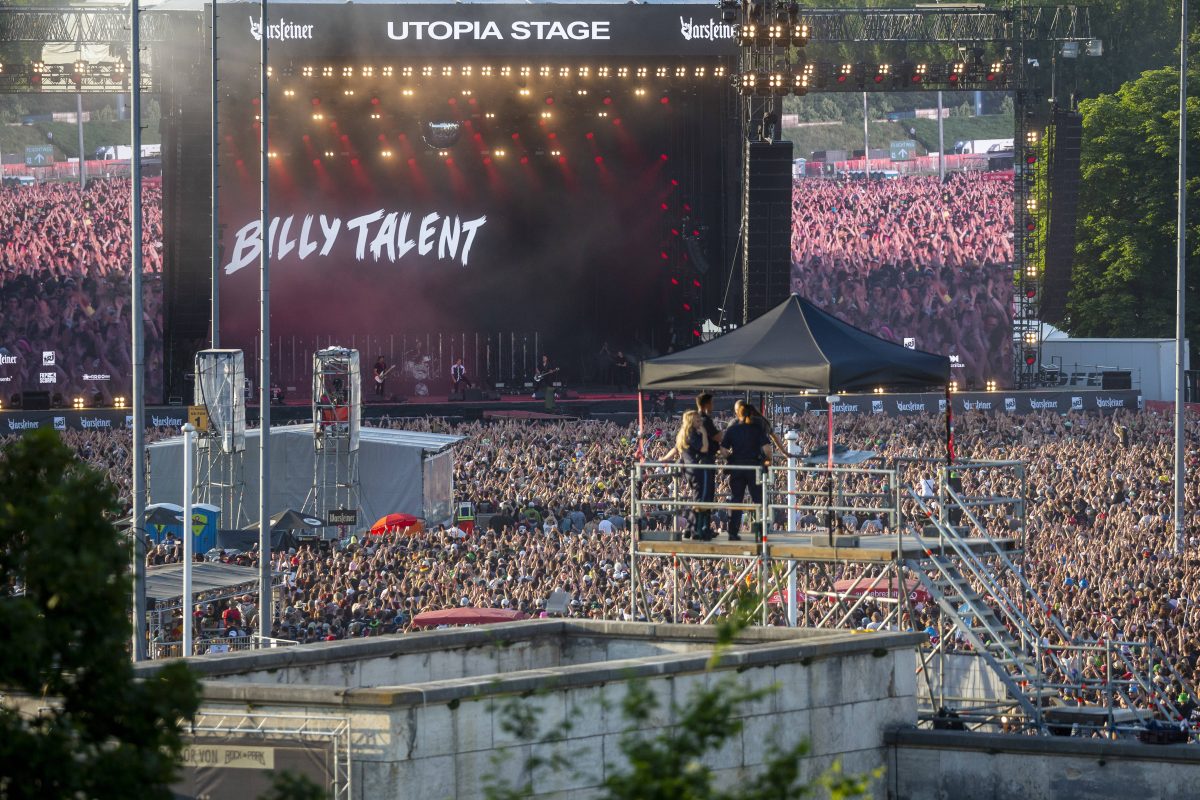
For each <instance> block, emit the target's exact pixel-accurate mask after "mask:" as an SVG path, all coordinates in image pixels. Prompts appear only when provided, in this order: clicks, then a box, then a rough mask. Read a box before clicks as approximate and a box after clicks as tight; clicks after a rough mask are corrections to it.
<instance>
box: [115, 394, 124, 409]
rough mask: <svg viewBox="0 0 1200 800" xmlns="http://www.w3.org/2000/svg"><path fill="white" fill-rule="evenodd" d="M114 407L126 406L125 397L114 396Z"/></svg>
mask: <svg viewBox="0 0 1200 800" xmlns="http://www.w3.org/2000/svg"><path fill="white" fill-rule="evenodd" d="M113 408H125V398H124V397H121V396H120V395H118V396H116V397H114V398H113Z"/></svg>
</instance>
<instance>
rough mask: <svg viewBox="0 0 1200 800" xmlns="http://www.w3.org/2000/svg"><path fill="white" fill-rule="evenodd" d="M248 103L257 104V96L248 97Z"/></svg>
mask: <svg viewBox="0 0 1200 800" xmlns="http://www.w3.org/2000/svg"><path fill="white" fill-rule="evenodd" d="M250 105H252V106H256V105H258V98H257V97H252V98H250Z"/></svg>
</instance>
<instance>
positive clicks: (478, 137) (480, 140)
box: [475, 133, 483, 142]
mask: <svg viewBox="0 0 1200 800" xmlns="http://www.w3.org/2000/svg"><path fill="white" fill-rule="evenodd" d="M475 141H477V142H482V141H483V134H482V133H477V134H475Z"/></svg>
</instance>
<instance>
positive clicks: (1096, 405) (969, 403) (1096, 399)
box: [772, 390, 1142, 416]
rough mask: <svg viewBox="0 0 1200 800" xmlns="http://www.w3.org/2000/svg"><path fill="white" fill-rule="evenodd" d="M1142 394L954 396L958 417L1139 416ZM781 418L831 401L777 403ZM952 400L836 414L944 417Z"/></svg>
mask: <svg viewBox="0 0 1200 800" xmlns="http://www.w3.org/2000/svg"><path fill="white" fill-rule="evenodd" d="M1141 401H1142V396H1141V393H1140V392H1138V391H1114V392H1105V391H1094V390H1092V391H1079V390H1075V391H1036V392H957V393H955V394H953V395H951V402H952V403H953V406H954V413H955V414H962V413H964V412H968V411H983V412H986V413H994V414H1029V413H1031V412H1034V411H1055V412H1058V413H1060V414H1066V413H1069V412H1072V411H1076V412H1079V411H1100V412H1102V413H1111V412H1114V411H1118V410H1124V411H1137V410H1139V409H1140V408H1141V407H1142V402H1141ZM772 410H773V411H774V413H776V414H803V413H807V412H820V413H825V399H824V398H823V397H819V396H817V395H813V396H810V397H805V396H787V397H776V398H775V399H774V405H773V408H772ZM945 412H946V398H945V396H944V395H940V394H936V393H933V392H929V393H920V394H882V395H876V394H860V395H846V396H843V397H842V398H841V400H840V401H839V402H838V403H836V404H834V406H833V413H834V414H884V415H887V416H904V415H907V414H944V413H945Z"/></svg>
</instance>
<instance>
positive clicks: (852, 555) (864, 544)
mask: <svg viewBox="0 0 1200 800" xmlns="http://www.w3.org/2000/svg"><path fill="white" fill-rule="evenodd" d="M667 536H674V537H678V538H673V539H667V538H666V537H667ZM824 538H825V534H824V532H823V531H822V532H821V533H818V534H816V535H814V534H811V533H772V534H771V535H770V537H769V538H768V540H767V550H768V554H769V555H770V557H771V558H779V559H795V560H797V561H859V562H867V563H876V564H879V563H887V562H893V561H896V560H897V558H899V559H900V560H904V561H907V560H909V559H919V558H925V557H926V556H927V555H928V554H927V553H926V551H925V548H924V547H922V546H921V545H919V544H918V543H917V542H916V541H914V540H913V538H912V537H911V536H905V537H903V540H904V541H903V544H902V545H901V546H900V549H899V550H897V545H898V540H899V539H900V538H901V537H899V536H896V535H882V536H862V537H860V538H859V540H858V545H857V546H853V547H830V546H828V545H824V544H819V543H814V539H824ZM931 541H932V540H931ZM963 541H964V542H965V543H966V545H967V546H968V547H970V548H971V551H972V552H975V553H979V554H980V555H985V554H987V553H989V552H993V551H992V545H991V542H989V541H988V540H986V539H983V538H969V539H964V540H963ZM992 542H995V543H996V545H997V546H999V547H1000V549H1001V550H1003V551H1005V552H1006V553H1013V552H1016V551H1017V550H1019V548H1020V543H1019V542H1018V541H1017V540H1016V539H993V540H992ZM637 552H638V554H639V555H654V556H670V555H681V556H698V557H706V558H714V557H724V558H755V557H757V556H759V555H760V554H761V553H762V547H761V545H760V544H759V543H758V542H756V541H754V540H753V539H752V538H750V537H749V536H748V535H745V534H743V536H742V540H741V541H738V542H731V541H728V540H727V539H725V538H724V537H723V536H722V537H721V538H718V539H712V540H711V541H707V542H697V541H693V540H691V539H683V538H682V537H681V536H680V534H678V533H649V534H644V535H642V536H641V537H640V538H639V539H638V541H637ZM950 552H952V551H950Z"/></svg>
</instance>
